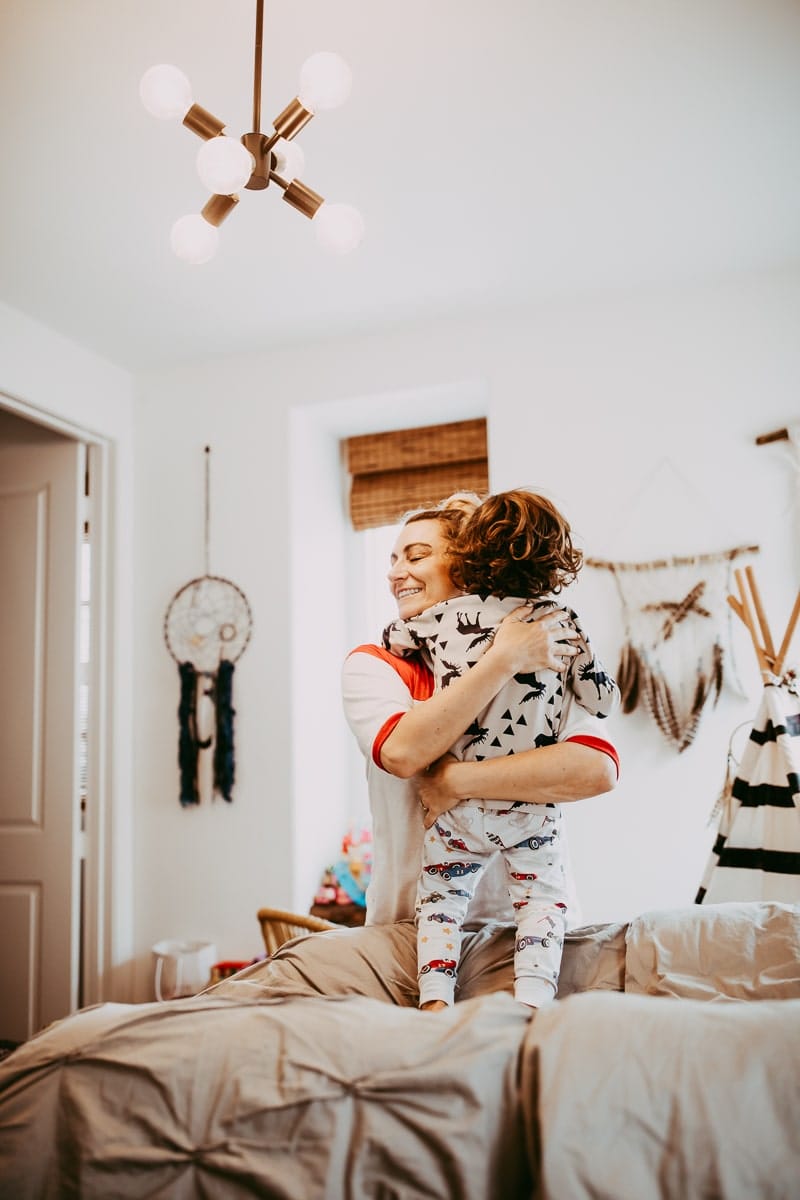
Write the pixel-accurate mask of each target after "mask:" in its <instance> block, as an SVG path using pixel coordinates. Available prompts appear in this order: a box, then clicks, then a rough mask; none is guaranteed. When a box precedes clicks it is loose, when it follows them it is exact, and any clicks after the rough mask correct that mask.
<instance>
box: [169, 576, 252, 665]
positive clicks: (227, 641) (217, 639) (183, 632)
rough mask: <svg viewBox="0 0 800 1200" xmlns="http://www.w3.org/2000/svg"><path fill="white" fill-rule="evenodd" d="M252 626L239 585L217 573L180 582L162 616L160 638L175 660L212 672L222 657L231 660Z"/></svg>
mask: <svg viewBox="0 0 800 1200" xmlns="http://www.w3.org/2000/svg"><path fill="white" fill-rule="evenodd" d="M252 630H253V614H252V612H251V610H250V605H249V603H248V601H247V597H246V596H245V594H244V592H243V591H242V589H241V588H239V587H237V586H236V584H235V583H232V582H231V581H230V579H224V578H223V577H222V576H221V575H201V576H198V578H197V579H192V580H190V581H189V583H186V584H184V586H183V587H182V588H180V589H179V590H178V591H177V592H176V593H175V595H174V596H173V597H172V600H171V601H170V603H169V606H168V608H167V611H166V614H165V616H164V641H165V642H166V644H167V649H168V650H169V652H170V654H171V655H172V657H173V658H174V659H175V662H176V663H177V664H178V665H179V666H180V664H181V663H185V662H188V663H191V664H192V666H193V667H194V668H195V670H196V671H201V672H203V673H204V674H206V675H210V674H214V673H215V672H216V671H217V669H218V668H219V664H220V663H221V662H222V661H223V659H224V660H227V661H228V662H231V663H235V662H237V661H238V659H239V658H241V656H242V654H243V653H244V651H245V649H246V647H247V643H248V642H249V641H250V635H251V633H252Z"/></svg>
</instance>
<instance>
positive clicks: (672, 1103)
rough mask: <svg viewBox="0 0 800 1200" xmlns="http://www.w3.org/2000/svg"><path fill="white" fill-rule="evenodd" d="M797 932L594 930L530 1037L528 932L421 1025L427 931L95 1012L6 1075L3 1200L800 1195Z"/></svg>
mask: <svg viewBox="0 0 800 1200" xmlns="http://www.w3.org/2000/svg"><path fill="white" fill-rule="evenodd" d="M797 920H798V912H797V910H796V909H792V908H790V907H789V906H784V905H766V904H764V905H758V904H756V905H749V906H744V908H742V907H741V906H723V905H720V906H709V907H708V908H706V907H705V906H703V907H702V908H697V909H696V908H692V909H688V910H680V911H679V912H669V913H651V914H646V915H645V916H643V917H641V918H638V919H637V920H635V921H632V922H630V923H629V924H627V925H614V926H612V925H606V926H595V927H588V928H586V929H584V930H580V931H576V932H575V933H573V934H572V935H570V938H569V940H568V942H567V944H566V945H565V952H564V964H563V970H562V980H561V991H560V999H559V1000H557V1001H556V1002H554V1003H553V1004H552V1005H550V1006H548V1007H547V1008H544V1009H542V1010H540V1011H539V1012H538V1013H537V1014H536V1015H535V1017H534V1018H533V1020H530V1021H529V1020H528V1012H527V1010H526V1009H524V1008H522V1006H520V1005H518V1004H517V1003H516V1001H514V1000H513V999H512V998H511V996H510V995H508V994H505V993H504V992H502V991H501V992H498V991H497V988H502V987H505V986H508V984H509V982H510V979H509V975H508V972H509V963H510V953H509V952H510V949H511V942H512V941H513V934H512V932H511V931H505V932H504V933H503V934H502V935H500V936H499V937H496V939H495V941H493V942H492V944H493V945H495V944H496V947H497V953H496V957H489V958H488V960H487V964H486V970H485V972H484V974H483V976H482V977H480V978H479V979H478V980H477V981H476V983H475V986H474V988H473V994H472V995H471V996H468V997H465V998H463V999H462V1002H461V1003H459V1004H457V1005H456V1007H455V1008H454V1009H451V1010H448V1011H447V1012H445V1013H436V1014H431V1013H420V1012H418V1011H417V1010H416V1008H415V1007H414V1004H415V988H414V981H413V979H410V978H409V977H408V976H407V975H406V974H404V972H403V971H402V970H401V969H399V968H398V965H397V964H398V962H399V961H401V960H403V957H404V956H403V954H401V953H400V950H401V949H402V948H404V947H405V948H407V947H406V942H407V940H408V939H409V938H411V939H413V936H414V934H413V928H412V927H411V926H408V927H405V926H400V927H392V929H391V930H389V929H387V928H384V929H379V930H373V931H372V932H369V931H367V932H366V934H365V936H361V937H359V938H357V939H352V938H348V931H346V930H337V931H332V932H331V933H324V934H315V935H313V936H312V937H310V938H304V939H300V940H298V941H296V942H294V943H291V944H289V945H287V946H285V947H283V948H282V949H281V950H280V951H279V952H278V954H277V955H275V956H274V957H273V958H272V959H271V960H269V961H267V962H265V963H262V964H258V965H256V966H254V967H252V968H249V969H248V970H246V971H244V972H241V973H240V974H239V975H238V976H235V977H234V978H232V979H229V980H225V981H224V982H222V983H220V984H218V985H217V986H216V987H214V988H212V989H210V990H209V991H207V992H206V993H204V994H203V995H201V996H199V997H193V998H190V999H186V1000H178V1001H172V1002H168V1003H166V1004H145V1005H111V1004H107V1005H100V1006H98V1007H97V1008H94V1009H88V1010H86V1011H84V1012H82V1013H79V1014H77V1015H76V1016H74V1017H71V1018H68V1019H66V1020H65V1021H62V1022H59V1023H57V1024H56V1025H54V1026H51V1027H50V1028H49V1029H48V1030H46V1031H44V1032H43V1033H42V1034H40V1035H39V1036H37V1037H36V1038H34V1039H32V1040H31V1042H29V1043H28V1044H26V1045H25V1046H23V1047H20V1048H19V1049H18V1050H16V1051H15V1052H14V1053H13V1054H12V1055H11V1056H10V1057H9V1058H8V1059H7V1060H6V1061H5V1062H4V1063H2V1064H0V1196H2V1197H3V1198H5V1197H6V1196H8V1197H13V1198H14V1200H28V1198H31V1200H33V1197H37V1198H38V1197H51V1198H53V1200H56V1198H58V1200H64V1198H70V1197H87V1198H93V1200H118V1198H119V1200H125V1198H127V1197H145V1196H146V1197H163V1198H164V1200H184V1198H185V1200H188V1198H190V1197H191V1198H195V1197H201V1198H203V1197H208V1198H209V1200H227V1198H229V1197H230V1198H239V1197H245V1196H247V1197H262V1198H263V1197H267V1198H269V1197H276V1198H278V1197H280V1198H282V1200H295V1198H296V1200H316V1198H317V1197H320V1198H322V1200H339V1198H342V1200H371V1198H372V1197H376V1198H379V1200H392V1198H395V1197H396V1198H398V1200H399V1198H401V1197H402V1198H403V1200H410V1198H417V1197H419V1198H433V1197H436V1198H439V1197H441V1198H442V1200H445V1198H447V1200H461V1198H463V1200H495V1198H498V1200H513V1198H516V1197H531V1196H535V1197H537V1200H584V1198H586V1200H588V1198H589V1197H592V1200H600V1198H603V1200H649V1198H650V1197H653V1198H654V1200H655V1197H658V1198H659V1200H695V1198H696V1200H717V1198H718V1200H796V1197H798V1196H799V1195H800V1187H798V1180H800V1141H799V1140H798V1132H797V1131H798V1129H799V1128H800V1121H799V1120H798V1115H797V1114H798V1113H800V1090H799V1089H798V1082H797V1081H798V1080H799V1079H800V963H799V960H800V938H798V926H797ZM359 932H360V933H362V932H363V931H359ZM496 932H497V931H495V934H496ZM483 936H485V937H486V938H487V939H491V938H492V934H491V932H490V931H487V932H486V934H485V935H482V937H483ZM355 947H357V948H358V949H357V952H356V950H355ZM406 958H407V956H406ZM623 987H626V988H628V989H629V991H630V989H635V991H636V992H638V993H640V994H625V993H624V992H623V990H622V989H623ZM690 992H691V993H697V994H698V995H699V996H701V997H702V999H696V998H690V999H683V998H681V999H678V998H676V997H677V996H685V995H687V994H688V993H690ZM741 995H746V996H747V997H748V998H749V999H750V1000H755V1001H757V1002H755V1003H744V1002H742V1001H741V1000H739V1002H735V1003H734V1002H733V1001H734V1000H735V999H736V996H741ZM765 997H766V999H765ZM775 997H780V998H779V999H776V998H775ZM703 1000H713V1001H721V1000H727V1001H728V1002H727V1003H724V1004H723V1003H719V1002H716V1003H710V1004H709V1003H704V1002H702V1001H703Z"/></svg>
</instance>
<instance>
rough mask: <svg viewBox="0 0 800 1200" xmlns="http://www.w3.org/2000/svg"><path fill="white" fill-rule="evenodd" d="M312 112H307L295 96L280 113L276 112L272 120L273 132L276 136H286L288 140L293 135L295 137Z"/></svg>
mask: <svg viewBox="0 0 800 1200" xmlns="http://www.w3.org/2000/svg"><path fill="white" fill-rule="evenodd" d="M313 115H314V114H313V112H309V110H308V109H307V108H303V105H302V104H301V103H300V101H299V100H298V99H297V97H296V96H295V98H294V100H291V101H290V102H289V104H287V105H286V108H285V109H284V110H283V112H282V113H278V115H277V117H276V118H275V120H274V121H273V122H272V124H273V126H274V128H275V133H276V134H277V136H278V137H283V138H286V140H287V142H290V141H291V140H292V138H293V137H296V136H297V134H298V133H299V132H300V130H301V129H302V128H303V126H305V125H307V124H308V122H309V121H310V120H311V118H312V117H313Z"/></svg>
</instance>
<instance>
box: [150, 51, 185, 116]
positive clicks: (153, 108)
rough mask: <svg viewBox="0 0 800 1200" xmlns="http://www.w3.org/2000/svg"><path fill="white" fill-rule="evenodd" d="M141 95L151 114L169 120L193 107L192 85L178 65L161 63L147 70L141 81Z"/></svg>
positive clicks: (183, 114)
mask: <svg viewBox="0 0 800 1200" xmlns="http://www.w3.org/2000/svg"><path fill="white" fill-rule="evenodd" d="M139 96H140V98H141V101H142V104H143V105H144V106H145V108H146V109H147V111H148V112H149V113H150V114H151V116H154V117H159V118H160V119H161V120H162V121H167V120H170V119H174V118H175V117H178V118H179V119H180V120H183V118H184V117H185V116H186V114H187V112H188V111H189V109H190V108H191V107H192V85H191V84H190V83H189V80H188V79H187V78H186V76H185V75H184V73H183V71H179V70H178V68H177V67H171V66H169V64H168V63H160V64H159V66H157V67H151V68H150V70H149V71H145V73H144V75H143V76H142V78H141V80H140V82H139Z"/></svg>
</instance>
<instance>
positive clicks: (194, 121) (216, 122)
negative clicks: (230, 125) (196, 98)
mask: <svg viewBox="0 0 800 1200" xmlns="http://www.w3.org/2000/svg"><path fill="white" fill-rule="evenodd" d="M183 124H184V125H185V126H186V128H187V129H190V130H191V131H192V133H196V134H197V136H198V137H201V138H203V140H204V141H206V142H207V141H209V139H210V138H214V137H219V135H220V134H221V133H222V131H223V129H224V128H225V122H224V121H220V119H219V117H215V116H214V114H213V113H210V112H209V111H208V109H207V108H203V107H202V106H201V105H199V104H193V105H192V107H191V108H190V109H189V111H188V112H187V114H186V116H185V117H184V118H183Z"/></svg>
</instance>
